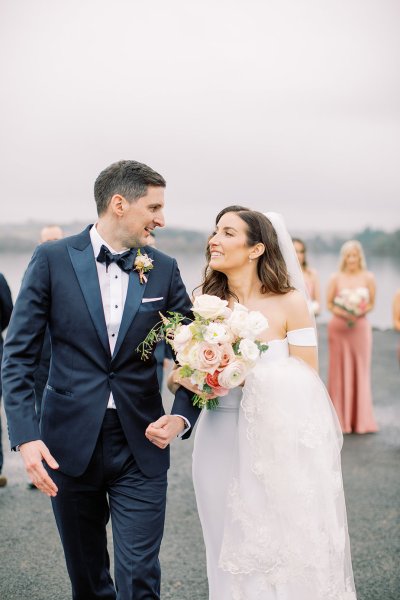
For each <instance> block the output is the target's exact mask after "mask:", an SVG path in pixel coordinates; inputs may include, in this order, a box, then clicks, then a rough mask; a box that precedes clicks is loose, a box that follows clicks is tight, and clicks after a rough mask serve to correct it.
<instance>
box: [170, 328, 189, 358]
mask: <svg viewBox="0 0 400 600" xmlns="http://www.w3.org/2000/svg"><path fill="white" fill-rule="evenodd" d="M191 339H192V332H191V330H190V325H180V327H178V329H177V330H176V331H175V334H174V341H173V345H174V349H175V351H177V352H178V351H179V350H182V349H183V347H184V346H185V345H186V344H187V343H188V342H189V341H190V340H191Z"/></svg>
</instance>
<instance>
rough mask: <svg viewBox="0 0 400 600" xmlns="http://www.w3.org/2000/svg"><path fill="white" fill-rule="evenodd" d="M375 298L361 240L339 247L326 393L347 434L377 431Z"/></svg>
mask: <svg viewBox="0 0 400 600" xmlns="http://www.w3.org/2000/svg"><path fill="white" fill-rule="evenodd" d="M374 302H375V278H374V276H373V274H372V273H371V272H369V271H367V268H366V262H365V258H364V252H363V249H362V246H361V244H360V242H358V241H357V240H350V241H348V242H346V243H345V244H343V246H342V248H341V251H340V264H339V271H338V272H337V273H334V274H333V275H332V276H331V278H330V281H329V286H328V296H327V304H328V309H329V310H330V311H331V313H332V319H331V320H330V321H329V323H328V343H329V374H328V391H329V394H330V396H331V398H332V402H333V404H334V406H335V408H336V412H337V414H338V417H339V421H340V424H341V426H342V430H343V432H344V433H352V432H354V433H373V432H375V431H378V427H377V424H376V421H375V417H374V414H373V408H372V392H371V372H370V371H371V354H372V329H371V325H370V323H369V322H368V320H367V318H366V315H367V313H368V312H369V311H370V310H372V308H373V307H374Z"/></svg>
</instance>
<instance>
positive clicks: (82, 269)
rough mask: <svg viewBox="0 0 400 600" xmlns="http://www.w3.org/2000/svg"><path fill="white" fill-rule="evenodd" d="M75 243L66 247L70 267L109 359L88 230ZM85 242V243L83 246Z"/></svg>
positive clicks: (108, 345) (107, 342)
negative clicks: (72, 269)
mask: <svg viewBox="0 0 400 600" xmlns="http://www.w3.org/2000/svg"><path fill="white" fill-rule="evenodd" d="M76 241H77V242H78V243H77V244H75V246H68V252H69V256H70V258H71V262H72V266H73V268H74V271H75V273H76V276H77V278H78V282H79V285H80V288H81V290H82V294H83V297H84V299H85V302H86V306H87V308H88V311H89V313H90V317H91V319H92V321H93V325H94V327H95V329H96V332H97V335H98V336H99V339H100V341H101V344H102V346H103V348H104V350H105V352H106V354H107V356H108V357H111V352H110V344H109V341H108V336H107V327H106V321H105V318H104V308H103V302H102V299H101V292H100V285H99V278H98V275H97V269H96V262H95V259H94V255H93V246H92V244H91V242H90V236H89V229H87V230H85V231H84V232H83V233H82V234H81V235H80V236H77V237H76ZM86 241H87V243H86V244H85V242H86ZM82 246H84V247H82Z"/></svg>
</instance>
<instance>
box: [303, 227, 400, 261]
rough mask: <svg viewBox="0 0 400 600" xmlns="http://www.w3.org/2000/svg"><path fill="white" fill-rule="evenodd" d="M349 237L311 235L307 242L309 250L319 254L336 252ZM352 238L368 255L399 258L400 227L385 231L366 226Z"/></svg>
mask: <svg viewBox="0 0 400 600" xmlns="http://www.w3.org/2000/svg"><path fill="white" fill-rule="evenodd" d="M348 239H350V236H348V237H346V238H345V237H343V236H339V235H338V236H331V237H329V238H324V237H322V236H321V235H316V236H315V237H311V238H309V239H308V240H306V242H307V247H308V249H309V251H311V252H314V253H319V254H331V253H334V254H337V253H338V252H339V250H340V248H341V246H342V245H343V244H344V242H346V241H347V240H348ZM352 239H356V240H359V242H361V244H362V246H363V248H364V251H365V253H366V254H367V255H369V256H390V257H393V258H397V259H398V260H400V229H397V230H396V231H394V232H393V233H387V232H386V231H382V230H380V229H371V228H370V227H367V228H366V229H364V230H363V231H361V232H360V233H357V234H355V235H354V236H352Z"/></svg>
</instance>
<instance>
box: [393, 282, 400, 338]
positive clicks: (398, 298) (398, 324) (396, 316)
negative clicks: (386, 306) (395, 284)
mask: <svg viewBox="0 0 400 600" xmlns="http://www.w3.org/2000/svg"><path fill="white" fill-rule="evenodd" d="M393 328H394V329H395V330H396V331H400V289H399V290H397V292H396V293H395V296H394V298H393Z"/></svg>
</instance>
